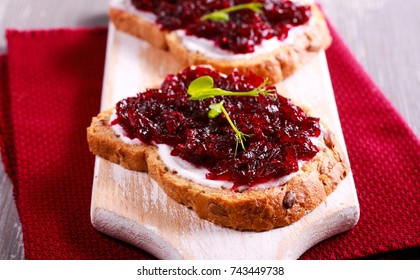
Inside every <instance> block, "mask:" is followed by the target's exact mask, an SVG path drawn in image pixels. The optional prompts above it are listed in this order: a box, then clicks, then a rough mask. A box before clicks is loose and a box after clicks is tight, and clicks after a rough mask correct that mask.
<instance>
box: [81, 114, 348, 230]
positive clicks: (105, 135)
mask: <svg viewBox="0 0 420 280" xmlns="http://www.w3.org/2000/svg"><path fill="white" fill-rule="evenodd" d="M111 114H112V110H108V111H105V112H102V113H100V114H99V115H98V116H97V117H94V118H93V119H92V123H91V126H90V127H89V128H88V129H87V139H88V143H89V148H90V150H91V152H92V153H94V154H96V155H98V156H100V157H102V158H105V159H107V160H109V161H111V162H114V163H117V164H120V165H121V166H123V167H125V168H127V169H130V170H135V171H147V172H148V174H149V175H150V176H151V177H152V178H153V179H154V180H155V181H156V182H157V183H158V184H159V186H160V187H161V188H162V189H163V190H164V192H165V193H166V194H167V195H168V196H169V197H171V198H172V199H174V200H175V201H177V202H178V203H182V204H184V205H185V206H186V207H188V208H191V209H193V210H194V211H195V212H196V213H197V215H198V216H199V217H200V218H202V219H206V220H208V221H211V222H213V223H215V224H218V225H221V226H224V227H229V228H233V229H236V230H250V231H266V230H270V229H273V228H277V227H282V226H286V225H290V224H292V223H294V222H296V221H298V220H299V219H301V218H302V217H303V216H304V215H305V214H307V213H308V212H309V211H311V210H313V209H315V208H316V207H317V206H318V205H319V204H320V203H321V202H322V201H324V200H325V199H326V197H327V196H328V195H329V194H330V193H331V192H332V191H334V190H335V189H336V188H337V186H338V184H339V183H340V182H341V181H342V180H343V179H344V177H345V176H346V174H347V173H348V171H349V168H348V165H347V163H346V162H345V160H344V157H343V156H342V154H341V152H340V151H339V149H338V147H337V146H336V141H335V139H334V136H333V134H332V133H330V132H325V133H324V137H323V141H322V142H323V144H322V145H321V147H320V151H319V152H318V154H317V155H316V156H315V157H314V158H313V159H312V160H311V161H308V162H306V163H305V164H304V165H303V166H302V168H301V171H299V172H298V173H296V174H295V175H294V176H293V177H292V178H291V179H290V180H289V181H288V182H286V183H285V184H282V185H279V186H272V187H270V188H266V189H257V190H254V189H252V188H251V189H247V190H245V191H243V192H234V191H231V190H225V189H221V188H211V187H207V186H203V185H200V184H197V183H195V182H193V181H191V180H188V179H185V178H183V177H181V176H179V175H178V174H177V173H176V171H172V170H169V168H168V167H167V166H166V165H165V164H164V162H163V161H162V160H161V159H160V157H159V154H158V152H157V148H156V147H155V146H151V145H144V144H140V145H129V144H125V143H124V142H123V141H121V140H120V139H119V138H118V137H117V136H115V134H114V132H113V130H112V128H111V127H110V126H109V125H108V123H109V118H110V116H111Z"/></svg>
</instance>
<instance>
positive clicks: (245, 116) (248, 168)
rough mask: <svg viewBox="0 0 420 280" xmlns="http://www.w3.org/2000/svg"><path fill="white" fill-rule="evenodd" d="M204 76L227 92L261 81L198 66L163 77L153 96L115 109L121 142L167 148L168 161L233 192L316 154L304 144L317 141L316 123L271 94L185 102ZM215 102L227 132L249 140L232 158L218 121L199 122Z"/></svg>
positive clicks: (228, 137)
mask: <svg viewBox="0 0 420 280" xmlns="http://www.w3.org/2000/svg"><path fill="white" fill-rule="evenodd" d="M204 75H209V76H211V77H212V78H213V79H214V86H215V87H219V88H222V89H225V90H229V91H249V90H252V89H254V88H256V87H258V86H259V85H260V84H261V83H262V82H263V79H262V78H261V77H259V76H256V75H254V74H252V73H250V75H248V76H244V75H241V74H239V73H237V72H233V73H232V74H230V75H229V76H221V75H220V74H219V73H218V72H217V71H216V70H213V69H210V68H206V67H191V68H187V69H185V70H184V71H183V72H181V73H179V74H176V75H169V76H167V77H166V79H165V80H164V82H163V83H162V85H161V88H160V89H147V90H146V91H145V92H144V93H141V94H138V95H137V96H135V97H129V98H126V99H123V100H122V101H120V102H118V103H117V106H116V111H117V122H118V123H119V124H120V125H121V126H122V127H123V128H124V130H125V131H126V132H127V136H128V137H130V138H132V139H134V138H138V139H140V140H141V141H142V142H143V143H147V144H153V143H156V144H162V143H163V144H167V145H170V146H172V147H173V150H172V152H171V155H173V156H179V157H181V158H183V159H184V160H187V161H189V162H191V163H193V164H195V165H197V166H204V167H206V168H207V169H208V170H209V173H208V174H207V178H208V179H212V180H227V181H230V182H233V183H234V187H238V186H242V185H247V186H253V185H255V184H258V183H263V182H267V181H269V180H271V179H275V178H279V177H281V176H285V175H288V174H290V173H292V172H296V171H298V170H299V166H298V160H310V159H312V158H313V157H314V156H315V155H316V153H317V152H318V148H317V147H316V146H315V145H313V143H312V142H311V140H310V137H318V136H319V135H320V125H319V119H317V118H313V117H309V116H307V115H306V114H305V112H303V111H302V110H301V109H300V108H299V107H297V106H295V105H293V104H292V103H291V101H290V100H288V99H286V98H284V97H282V96H280V95H278V94H276V95H275V97H269V96H261V95H260V96H258V97H244V96H241V97H226V96H224V97H215V98H209V99H205V100H200V101H190V100H189V99H188V98H189V95H188V94H187V88H188V86H189V84H190V82H191V81H193V80H195V79H196V78H198V77H201V76H204ZM272 88H274V87H272ZM222 100H224V107H225V108H226V110H227V112H228V114H229V116H230V118H231V119H232V121H233V122H234V123H235V126H236V127H237V128H238V129H239V130H240V131H242V132H243V133H246V134H252V136H251V137H249V138H247V141H246V142H245V147H246V150H242V148H241V147H240V146H239V147H238V151H237V155H236V157H235V155H234V153H235V145H236V141H235V133H234V131H233V130H232V127H231V126H230V125H229V123H228V122H227V120H226V118H225V116H224V115H223V114H221V115H220V116H218V117H216V118H214V119H209V118H208V116H207V114H208V111H209V108H208V107H209V105H210V104H213V103H216V102H220V101H222ZM113 124H115V123H113Z"/></svg>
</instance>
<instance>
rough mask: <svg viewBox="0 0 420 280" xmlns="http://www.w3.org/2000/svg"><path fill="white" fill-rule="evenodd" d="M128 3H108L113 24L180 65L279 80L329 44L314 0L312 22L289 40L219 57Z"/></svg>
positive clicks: (324, 26)
mask: <svg viewBox="0 0 420 280" xmlns="http://www.w3.org/2000/svg"><path fill="white" fill-rule="evenodd" d="M127 5H129V4H127V3H126V4H125V5H111V7H110V9H109V17H110V19H111V21H112V22H113V23H114V25H115V26H116V28H117V29H119V30H122V31H124V32H127V33H129V34H132V35H134V36H137V37H139V38H142V39H144V40H146V41H148V42H149V43H150V44H152V45H154V46H156V47H158V48H162V49H167V50H169V51H170V52H171V53H172V54H173V55H174V57H176V58H177V59H178V60H179V61H180V62H181V66H182V67H185V66H191V65H198V64H209V65H212V66H213V67H214V68H216V69H217V70H219V71H221V72H224V73H230V72H232V71H233V69H235V68H236V69H239V70H240V71H241V72H242V73H243V74H247V73H248V72H249V71H252V72H254V73H256V74H257V75H259V76H263V77H268V78H269V79H270V80H271V81H272V82H278V81H280V80H283V79H284V78H286V77H288V76H290V75H291V74H293V73H294V72H295V71H296V70H297V69H298V68H299V67H300V66H301V65H303V64H305V63H306V62H307V61H309V60H310V59H311V58H312V57H313V56H314V55H315V54H316V53H318V52H319V51H320V50H323V49H326V48H327V47H328V46H329V45H330V44H331V36H330V33H329V30H328V27H327V24H326V21H325V19H324V16H323V15H322V13H321V11H320V10H319V8H318V7H317V6H316V5H314V4H313V5H311V10H312V19H311V22H312V23H311V24H307V26H306V27H305V29H303V32H299V34H298V35H297V36H294V39H293V40H292V41H291V42H290V43H287V44H281V45H279V47H278V48H276V49H274V50H273V51H271V52H268V53H264V54H261V55H258V56H251V57H247V58H239V59H236V58H235V56H234V55H232V56H229V57H227V58H220V59H219V58H213V57H210V56H209V55H208V54H207V53H204V52H198V51H190V50H189V49H188V48H187V47H186V46H185V44H184V43H183V41H182V38H181V37H179V36H178V35H177V33H176V32H168V31H165V30H162V29H161V28H160V26H159V25H157V24H155V23H153V22H151V21H150V20H149V19H145V18H143V17H142V16H141V14H139V13H136V12H133V10H134V8H133V7H131V8H130V9H128V8H127ZM215 48H216V47H215Z"/></svg>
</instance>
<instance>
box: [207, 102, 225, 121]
mask: <svg viewBox="0 0 420 280" xmlns="http://www.w3.org/2000/svg"><path fill="white" fill-rule="evenodd" d="M222 106H223V101H222V102H220V103H214V104H211V105H210V106H209V108H210V111H209V113H208V116H209V118H210V119H214V118H215V117H217V116H219V115H220V114H221V113H222Z"/></svg>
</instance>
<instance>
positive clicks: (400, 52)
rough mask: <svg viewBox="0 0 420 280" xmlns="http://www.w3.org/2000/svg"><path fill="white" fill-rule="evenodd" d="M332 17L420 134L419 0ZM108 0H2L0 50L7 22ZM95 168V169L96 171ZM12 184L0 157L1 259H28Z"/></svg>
mask: <svg viewBox="0 0 420 280" xmlns="http://www.w3.org/2000/svg"><path fill="white" fill-rule="evenodd" d="M318 2H320V3H321V4H322V6H323V8H324V11H325V13H326V15H327V17H328V18H329V19H330V21H331V23H332V24H333V25H334V26H335V28H336V29H337V30H338V32H339V33H340V35H341V36H342V38H343V39H344V41H345V42H346V43H347V45H348V46H349V48H350V49H351V51H352V52H353V53H354V55H355V56H356V58H357V59H358V60H359V62H360V63H361V64H362V65H363V66H364V68H365V69H366V71H367V72H368V73H369V75H371V77H372V78H373V80H374V81H375V82H376V84H377V85H378V86H379V88H380V89H381V90H382V91H383V93H384V94H385V96H386V97H387V98H388V99H389V100H390V101H391V103H392V104H393V105H394V106H395V108H396V109H397V110H398V111H399V112H400V114H401V115H402V117H403V118H404V119H405V120H406V121H407V123H408V124H409V126H410V127H411V128H412V129H413V131H414V133H416V134H417V135H420V106H419V103H420V51H419V47H420V37H419V36H418V35H415V34H418V28H419V27H420V17H418V16H417V11H418V10H420V1H418V0H405V1H404V4H405V5H403V6H401V5H395V3H396V2H395V1H394V0H352V1H347V0H334V1H331V0H319V1H318ZM107 7H108V1H107V0H90V1H83V0H72V1H53V0H1V3H0V33H1V34H2V36H0V52H1V53H7V43H6V40H5V38H4V33H5V30H6V29H7V28H17V29H36V28H55V27H81V26H87V27H90V26H106V25H107V24H108V17H107ZM92 172H93V171H92ZM23 258H24V247H23V241H22V229H21V225H20V222H19V216H18V213H17V210H16V206H15V203H14V200H13V194H12V184H11V182H10V179H9V178H8V177H7V175H6V174H5V172H4V167H3V164H2V163H1V162H0V260H1V259H23Z"/></svg>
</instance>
